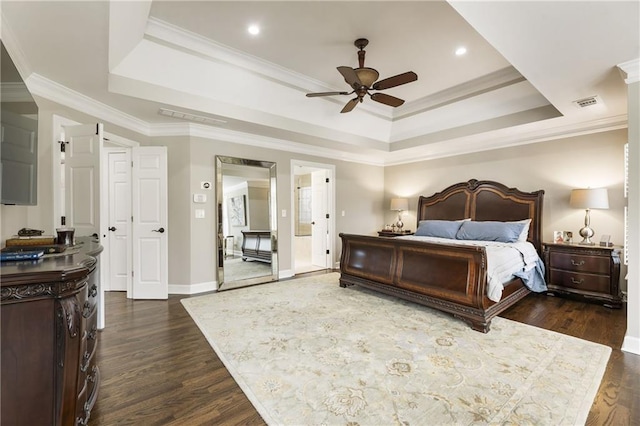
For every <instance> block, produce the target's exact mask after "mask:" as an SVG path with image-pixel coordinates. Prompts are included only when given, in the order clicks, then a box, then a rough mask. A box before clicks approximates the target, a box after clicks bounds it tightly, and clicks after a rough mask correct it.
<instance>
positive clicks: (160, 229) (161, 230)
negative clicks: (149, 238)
mask: <svg viewBox="0 0 640 426" xmlns="http://www.w3.org/2000/svg"><path fill="white" fill-rule="evenodd" d="M153 232H159V233H161V234H162V233H163V232H164V228H159V229H154V230H153Z"/></svg>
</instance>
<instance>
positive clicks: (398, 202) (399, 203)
mask: <svg viewBox="0 0 640 426" xmlns="http://www.w3.org/2000/svg"><path fill="white" fill-rule="evenodd" d="M390 210H393V211H397V212H398V222H396V227H397V228H398V232H402V227H403V226H404V223H402V212H403V211H404V210H409V200H407V199H406V198H392V199H391V209H390Z"/></svg>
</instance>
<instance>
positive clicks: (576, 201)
mask: <svg viewBox="0 0 640 426" xmlns="http://www.w3.org/2000/svg"><path fill="white" fill-rule="evenodd" d="M569 205H570V206H571V207H573V208H576V209H608V208H609V193H608V192H607V188H587V189H574V190H572V191H571V197H570V198H569Z"/></svg>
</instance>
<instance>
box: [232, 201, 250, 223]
mask: <svg viewBox="0 0 640 426" xmlns="http://www.w3.org/2000/svg"><path fill="white" fill-rule="evenodd" d="M245 207H246V206H245V196H244V195H238V196H235V197H231V198H229V222H230V223H231V226H246V225H247V215H246V212H245V210H246V208H245Z"/></svg>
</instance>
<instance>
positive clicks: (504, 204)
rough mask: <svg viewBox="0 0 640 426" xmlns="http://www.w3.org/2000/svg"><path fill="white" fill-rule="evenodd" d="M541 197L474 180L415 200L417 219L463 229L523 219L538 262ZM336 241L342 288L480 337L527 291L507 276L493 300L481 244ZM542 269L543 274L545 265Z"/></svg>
mask: <svg viewBox="0 0 640 426" xmlns="http://www.w3.org/2000/svg"><path fill="white" fill-rule="evenodd" d="M543 197H544V191H543V190H539V191H535V192H523V191H520V190H518V189H516V188H508V187H507V186H505V185H503V184H501V183H498V182H494V181H488V180H484V181H479V180H475V179H472V180H469V181H468V182H462V183H458V184H455V185H452V186H450V187H448V188H446V189H444V190H443V191H441V192H438V193H436V194H434V195H432V196H429V197H423V196H421V197H419V200H418V209H417V222H418V224H419V225H421V224H425V223H436V222H444V221H446V222H454V221H455V222H462V225H461V226H463V225H464V222H466V221H471V222H473V223H472V224H471V225H484V224H489V223H490V222H509V223H512V222H520V221H526V223H527V224H528V232H527V231H526V230H524V231H523V233H525V235H522V236H521V238H522V239H526V241H528V242H529V243H531V245H532V246H533V250H534V251H535V252H536V257H538V259H539V258H540V257H541V256H540V254H541V253H542V251H541V249H542V240H541V231H542V223H541V220H542V203H543ZM529 220H530V221H529ZM423 221H426V222H423ZM480 222H484V223H480ZM340 238H341V239H342V254H341V258H340V286H341V287H348V286H351V285H358V286H362V287H366V288H369V289H373V290H376V291H379V292H382V293H386V294H390V295H393V296H397V297H400V298H402V299H406V300H410V301H413V302H416V303H419V304H422V305H426V306H429V307H432V308H436V309H439V310H441V311H444V312H448V313H451V314H453V315H454V316H455V317H458V318H460V319H462V320H464V321H466V322H467V323H469V324H470V326H471V328H473V329H474V330H477V331H481V332H483V333H487V332H488V331H489V329H490V325H491V319H492V318H493V317H495V316H496V315H498V314H500V312H502V311H504V310H505V309H507V308H509V307H510V306H512V305H514V304H515V303H516V302H518V301H519V300H521V299H522V298H524V297H525V296H527V295H528V294H529V293H530V292H531V290H530V289H529V288H528V287H527V286H526V285H525V282H524V281H523V278H519V277H518V278H516V277H511V278H510V279H509V280H507V281H506V282H503V283H501V285H502V287H503V289H502V291H501V297H500V298H499V301H495V300H491V299H490V298H489V297H488V295H487V288H488V287H487V285H488V279H487V263H488V261H487V249H486V248H485V247H484V246H475V245H469V244H466V243H465V244H461V243H457V242H455V241H453V242H452V243H447V244H445V243H442V242H440V243H435V242H428V241H427V242H425V241H418V240H413V239H411V238H410V237H400V238H397V237H396V238H390V237H380V236H367V235H354V234H346V233H341V234H340ZM539 265H540V266H541V267H542V268H543V270H542V273H543V272H544V266H542V261H540V263H539ZM538 272H540V271H538ZM525 281H526V280H525Z"/></svg>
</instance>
